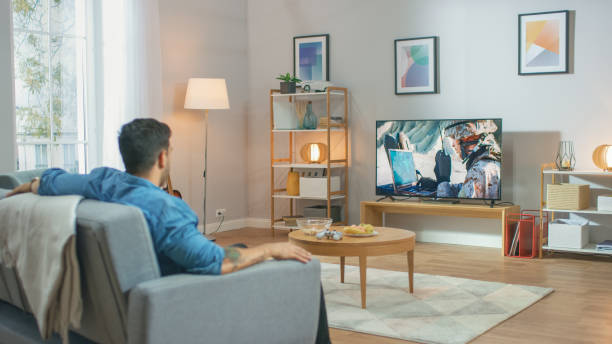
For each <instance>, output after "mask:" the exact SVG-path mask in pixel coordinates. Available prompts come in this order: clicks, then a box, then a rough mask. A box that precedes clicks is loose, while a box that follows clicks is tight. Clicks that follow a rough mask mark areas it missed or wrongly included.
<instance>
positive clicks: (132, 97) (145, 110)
mask: <svg viewBox="0 0 612 344" xmlns="http://www.w3.org/2000/svg"><path fill="white" fill-rule="evenodd" d="M100 1H101V0H100ZM101 10H102V16H101V19H100V21H101V25H100V26H101V31H102V35H101V40H102V44H101V48H102V50H103V51H102V54H99V55H98V56H101V58H102V60H103V63H102V65H103V71H102V80H103V82H102V83H103V87H101V88H102V89H103V90H102V91H103V95H102V97H103V99H104V100H103V106H102V108H103V109H100V108H99V112H102V114H100V113H98V114H97V115H98V116H100V115H102V116H103V118H102V121H98V123H103V130H102V132H103V135H101V136H100V137H99V139H98V144H99V145H100V147H101V149H99V150H98V152H99V153H101V159H102V161H101V163H102V165H103V166H110V167H114V168H117V169H120V170H123V169H124V166H123V162H122V161H121V155H120V153H119V145H118V143H117V136H118V133H119V130H120V128H121V126H122V125H123V124H125V123H127V122H129V121H131V120H132V119H134V118H140V117H153V118H157V119H160V118H161V113H162V87H161V51H160V36H159V6H158V2H157V1H152V0H103V1H101ZM99 94H100V92H98V95H99ZM99 134H100V131H98V135H99Z"/></svg>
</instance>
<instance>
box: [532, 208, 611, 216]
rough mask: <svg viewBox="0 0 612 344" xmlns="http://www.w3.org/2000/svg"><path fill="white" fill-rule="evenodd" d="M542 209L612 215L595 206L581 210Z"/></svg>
mask: <svg viewBox="0 0 612 344" xmlns="http://www.w3.org/2000/svg"><path fill="white" fill-rule="evenodd" d="M542 210H543V211H549V212H555V213H582V214H601V215H612V211H606V210H597V208H593V207H591V208H587V209H582V210H567V209H550V208H544V209H542Z"/></svg>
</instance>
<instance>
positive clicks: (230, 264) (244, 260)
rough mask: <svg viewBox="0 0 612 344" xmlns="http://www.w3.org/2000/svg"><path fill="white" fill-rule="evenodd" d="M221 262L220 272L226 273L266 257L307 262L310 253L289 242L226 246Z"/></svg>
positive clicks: (258, 261)
mask: <svg viewBox="0 0 612 344" xmlns="http://www.w3.org/2000/svg"><path fill="white" fill-rule="evenodd" d="M224 250H225V258H224V259H223V263H222V264H221V274H227V273H231V272H234V271H238V270H241V269H244V268H246V267H249V266H251V265H254V264H257V263H260V262H262V261H264V260H266V259H268V258H274V259H278V260H285V259H295V260H297V261H299V262H302V263H308V262H309V261H310V259H311V255H310V253H309V252H308V251H306V250H304V249H303V248H301V247H298V246H295V245H292V244H290V243H272V244H264V245H260V246H257V247H253V248H237V247H226V248H224Z"/></svg>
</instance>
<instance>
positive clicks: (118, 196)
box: [38, 167, 225, 275]
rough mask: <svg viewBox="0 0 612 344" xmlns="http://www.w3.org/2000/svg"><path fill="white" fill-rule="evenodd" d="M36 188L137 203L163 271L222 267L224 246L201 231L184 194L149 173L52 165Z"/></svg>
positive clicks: (206, 270) (217, 271) (217, 269)
mask: <svg viewBox="0 0 612 344" xmlns="http://www.w3.org/2000/svg"><path fill="white" fill-rule="evenodd" d="M38 193H39V194H40V195H47V196H54V195H81V196H83V197H85V198H90V199H95V200H99V201H104V202H112V203H120V204H125V205H131V206H134V207H138V208H140V209H141V210H142V213H143V214H144V217H145V219H146V220H147V224H148V225H149V230H150V232H151V237H152V239H153V246H154V248H155V253H156V254H157V260H158V262H159V266H160V269H161V273H162V275H170V274H175V273H182V272H188V273H197V274H214V275H218V274H220V273H221V263H222V261H223V258H224V257H225V251H224V250H223V249H222V248H221V247H220V246H218V245H216V244H215V243H213V242H211V241H209V240H208V239H206V237H204V236H203V235H202V234H201V233H200V232H199V231H198V229H197V225H198V217H197V216H196V214H195V213H194V212H193V211H192V210H191V209H190V208H189V206H188V205H187V203H185V202H184V201H183V200H181V199H179V198H177V197H174V196H170V195H169V194H168V193H166V192H164V191H163V190H162V189H160V188H159V187H157V186H155V185H153V183H151V182H149V181H148V180H146V179H143V178H140V177H136V176H133V175H131V174H129V173H125V172H121V171H118V170H115V169H112V168H108V167H100V168H96V169H94V170H93V171H91V173H90V174H71V173H67V172H66V171H64V170H61V169H57V168H53V169H49V170H46V171H45V172H44V173H43V175H42V177H41V179H40V187H39V189H38Z"/></svg>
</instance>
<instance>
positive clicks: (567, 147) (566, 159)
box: [555, 141, 576, 171]
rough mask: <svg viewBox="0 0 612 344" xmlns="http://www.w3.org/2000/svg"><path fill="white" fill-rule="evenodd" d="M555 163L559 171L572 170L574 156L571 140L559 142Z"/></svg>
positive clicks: (574, 161) (574, 160)
mask: <svg viewBox="0 0 612 344" xmlns="http://www.w3.org/2000/svg"><path fill="white" fill-rule="evenodd" d="M555 164H556V166H557V169H558V170H559V171H573V170H574V166H575V165H576V156H575V155H574V143H573V142H572V141H561V142H559V150H558V151H557V158H556V159H555Z"/></svg>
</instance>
